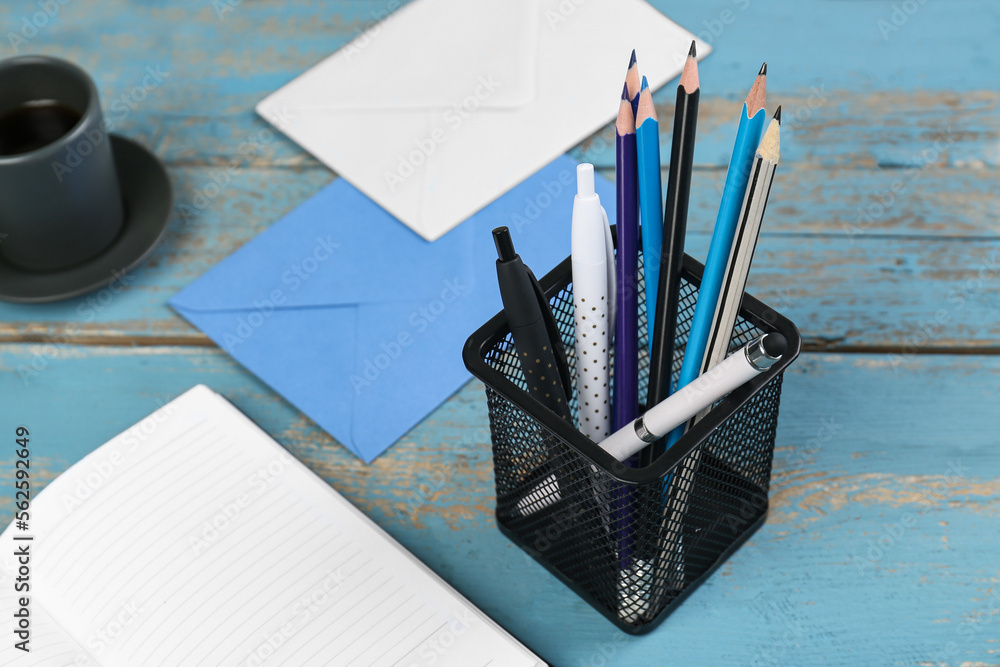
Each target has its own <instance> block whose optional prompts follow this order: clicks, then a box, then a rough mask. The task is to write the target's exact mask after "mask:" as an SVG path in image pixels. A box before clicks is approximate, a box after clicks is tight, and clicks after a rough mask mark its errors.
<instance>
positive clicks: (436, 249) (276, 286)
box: [171, 179, 473, 311]
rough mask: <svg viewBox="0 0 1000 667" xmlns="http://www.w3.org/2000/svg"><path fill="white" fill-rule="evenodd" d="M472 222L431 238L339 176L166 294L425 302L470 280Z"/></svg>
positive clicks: (225, 301) (202, 304)
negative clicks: (453, 282)
mask: <svg viewBox="0 0 1000 667" xmlns="http://www.w3.org/2000/svg"><path fill="white" fill-rule="evenodd" d="M472 233H473V229H472V228H471V227H466V228H464V229H456V230H455V233H453V234H449V235H447V237H446V238H444V239H441V240H440V241H438V242H437V243H434V244H431V243H428V242H427V241H425V240H423V239H422V238H420V237H419V236H418V235H417V234H415V233H413V232H411V231H410V230H408V229H406V228H405V227H403V226H401V225H400V224H399V222H398V221H397V220H396V219H395V218H393V217H392V216H391V215H389V214H388V213H387V212H385V211H384V210H383V209H382V208H381V207H379V206H378V205H377V204H375V203H374V202H372V201H371V200H370V199H369V198H368V197H365V196H364V195H363V194H362V193H361V192H359V191H358V190H357V189H355V188H354V187H352V186H351V185H350V184H349V183H347V181H345V180H343V179H337V180H336V181H334V182H333V183H331V184H330V185H328V186H326V187H325V188H324V189H323V190H321V191H320V192H319V193H318V194H317V195H316V196H315V197H313V198H312V199H310V200H309V201H307V202H306V203H304V204H303V205H302V206H300V207H299V208H297V209H296V210H294V211H292V212H291V213H289V214H288V215H287V216H285V217H284V218H283V219H282V220H280V221H278V222H276V223H275V224H273V225H272V226H271V227H270V228H269V229H267V230H266V231H265V232H263V233H262V234H260V235H259V236H257V237H256V238H254V239H253V240H251V241H249V242H247V243H246V244H244V245H243V246H242V247H241V248H240V249H239V250H237V251H236V252H235V253H233V254H232V255H230V256H229V257H228V258H226V259H225V260H224V261H223V262H221V263H220V264H218V265H217V266H215V267H214V268H212V269H211V270H210V271H209V272H208V273H206V274H205V275H204V276H202V278H201V279H199V280H198V281H197V282H195V283H194V284H192V285H190V286H188V287H187V288H186V289H184V290H183V291H181V292H180V293H178V294H177V295H175V296H174V298H173V299H171V305H173V306H176V307H180V308H186V309H194V310H203V311H208V310H213V311H221V310H246V309H254V308H261V307H262V304H263V307H264V308H269V307H271V306H274V307H278V308H307V307H319V306H337V305H351V304H364V303H372V302H377V303H382V302H393V301H421V300H422V301H426V300H428V299H431V298H433V297H435V296H437V295H439V294H440V293H441V291H442V290H443V289H446V288H447V284H446V281H447V280H449V279H451V278H453V277H454V276H464V277H466V279H467V280H471V279H472V278H471V276H472V274H473V272H472V270H471V265H472V259H473V253H472V252H471V247H472V246H471V244H472V237H471V235H472Z"/></svg>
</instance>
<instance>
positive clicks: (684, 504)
mask: <svg viewBox="0 0 1000 667" xmlns="http://www.w3.org/2000/svg"><path fill="white" fill-rule="evenodd" d="M703 268H704V267H703V266H702V265H701V264H699V263H698V262H696V261H694V260H692V259H691V258H690V257H685V262H684V269H683V276H682V281H681V285H680V288H679V289H680V292H681V294H680V300H679V309H678V321H677V334H676V341H675V345H674V349H675V355H674V359H673V367H672V370H673V379H674V382H675V383H676V379H677V375H678V373H679V372H680V365H681V361H682V357H683V351H684V346H685V344H686V342H687V336H688V331H689V329H690V320H691V317H692V315H693V314H694V305H695V299H696V298H697V294H698V285H699V284H700V281H701V273H702V270H703ZM540 282H541V285H542V288H543V289H544V290H545V294H546V296H547V297H548V299H549V304H550V305H551V307H552V311H553V313H554V315H555V318H556V321H557V322H558V323H559V329H560V333H561V334H562V339H563V344H564V345H565V348H566V353H567V357H568V360H569V364H570V367H571V370H573V372H574V373H575V364H576V355H575V350H574V346H575V343H574V322H573V293H572V285H571V284H570V283H571V264H570V260H569V259H567V260H565V261H564V262H562V263H561V264H560V265H559V266H557V267H556V268H555V269H553V270H552V271H551V272H550V273H549V274H548V275H546V276H545V277H544V278H543V279H542V280H541V281H540ZM639 293H640V294H644V290H643V289H642V284H641V279H640V287H639ZM640 300H641V297H640ZM639 319H640V327H639V330H640V332H641V335H642V336H643V338H644V337H645V334H644V332H645V329H646V327H645V324H644V323H645V305H644V304H643V303H640V313H639ZM771 331H777V332H779V333H781V334H783V335H784V336H785V338H786V339H787V341H788V352H787V354H786V355H785V356H784V357H783V358H782V360H781V361H779V362H778V363H776V364H775V365H774V366H772V367H771V368H770V369H768V370H767V371H765V372H764V373H761V374H760V375H758V376H757V377H755V378H754V379H752V380H751V381H750V382H748V383H747V384H745V385H743V386H742V387H739V388H738V389H736V390H735V391H733V392H732V393H730V394H729V395H728V396H726V397H725V398H724V399H722V400H721V401H719V402H718V403H716V405H715V406H714V407H713V409H712V410H711V412H709V413H708V414H707V415H706V416H705V417H704V418H703V419H702V420H701V421H699V422H698V423H697V424H696V425H695V426H694V427H693V428H691V429H690V430H689V431H688V432H687V433H685V435H684V436H683V437H682V438H681V439H680V440H679V441H678V442H677V443H676V444H675V445H674V446H673V447H671V448H669V449H668V450H667V451H666V453H664V454H663V455H661V456H660V457H659V458H657V459H656V460H655V461H654V462H653V463H652V464H651V465H649V466H646V467H645V468H640V469H633V468H629V467H627V466H625V465H624V464H622V463H619V462H618V461H616V460H615V459H614V458H613V457H611V456H610V455H609V454H607V453H606V452H604V451H603V450H602V449H600V447H598V446H597V445H596V444H595V443H594V442H593V441H591V440H590V439H589V438H587V437H586V436H584V435H583V434H582V433H580V432H579V431H577V430H576V428H575V426H574V424H571V423H569V422H567V421H565V420H563V419H560V418H559V417H558V416H557V415H556V414H555V413H553V412H551V411H550V410H548V409H547V408H546V407H545V406H544V405H542V404H541V403H540V402H538V401H537V400H535V399H534V398H532V397H531V396H530V395H529V394H528V393H527V391H526V384H525V381H524V378H523V376H522V372H521V367H520V365H519V364H518V362H517V358H516V356H515V350H514V343H513V340H512V338H511V334H510V330H509V328H508V326H507V321H506V318H505V317H504V314H503V313H500V314H498V315H496V316H495V317H493V319H491V320H490V321H489V322H487V323H486V324H485V325H484V326H482V327H481V328H480V329H479V330H478V331H476V332H475V333H474V334H473V335H472V336H471V337H470V338H469V340H468V341H467V342H466V345H465V350H464V353H463V356H464V359H465V364H466V366H467V367H468V369H469V370H470V371H471V372H472V374H473V375H475V376H476V377H477V378H479V379H480V380H482V381H483V383H484V384H485V385H486V398H487V403H488V406H489V414H490V430H491V434H492V443H493V463H494V474H495V478H496V497H497V508H496V517H497V524H498V526H499V527H500V530H501V531H502V532H503V533H504V534H505V535H506V536H507V537H508V538H510V539H511V540H512V541H513V542H514V543H515V544H517V545H518V546H519V547H521V549H523V550H524V551H526V552H527V553H528V554H530V555H531V556H532V557H533V558H535V559H536V560H537V561H538V562H539V563H541V564H542V565H543V566H545V567H546V568H547V569H548V570H549V571H550V572H552V574H554V575H555V576H556V577H558V578H559V579H560V580H561V581H562V582H563V583H565V584H566V585H567V586H569V587H570V588H571V589H573V590H574V591H575V592H576V593H577V594H578V595H580V596H581V597H582V598H583V599H584V600H586V601H587V602H588V603H589V604H590V605H592V606H593V607H594V608H595V609H597V610H598V611H600V612H601V613H602V614H604V615H605V616H606V617H607V618H608V619H610V620H611V621H612V622H613V623H614V624H615V625H617V626H618V627H619V628H620V629H622V630H624V631H625V632H628V633H631V634H643V633H645V632H649V631H650V630H652V629H653V628H654V627H656V626H657V625H658V624H659V623H660V622H662V621H663V619H664V618H666V617H667V615H668V614H670V612H672V611H673V610H674V609H675V608H676V607H677V606H678V605H679V604H680V603H681V602H682V601H683V600H684V599H685V598H686V597H687V596H688V595H689V594H690V593H691V592H692V591H693V590H694V589H695V588H696V587H697V586H698V585H699V584H700V583H701V582H702V581H704V580H705V579H706V578H707V577H708V576H709V575H710V574H711V573H712V572H713V571H714V570H715V569H716V568H717V567H718V566H719V565H721V564H722V563H723V562H724V561H725V560H726V559H727V558H728V557H729V555H730V554H732V553H733V552H734V551H735V550H736V549H737V548H738V547H739V546H740V545H741V544H742V543H743V542H744V541H745V540H746V539H747V538H748V537H749V536H750V535H752V534H753V533H754V531H756V530H757V528H759V527H760V525H761V524H762V523H763V522H764V518H765V516H766V514H767V509H768V500H767V493H768V488H769V485H770V479H771V461H772V459H773V456H774V437H775V430H776V428H777V423H778V402H779V399H780V397H781V380H782V373H783V372H784V370H785V368H786V367H787V366H788V364H789V363H791V362H792V360H793V359H795V357H796V356H798V353H799V348H800V344H801V341H800V338H799V333H798V330H797V329H796V328H795V325H793V324H792V323H791V322H790V321H789V320H787V319H786V318H784V317H782V316H781V315H779V314H778V313H776V312H775V311H773V310H772V309H770V308H768V307H767V306H765V305H764V304H763V303H761V302H760V301H758V300H757V299H755V298H753V297H751V296H749V295H747V296H746V297H745V298H744V299H743V304H742V306H741V309H740V314H739V317H738V318H737V321H736V327H735V329H734V333H733V337H732V340H731V341H730V351H734V350H736V349H738V348H740V347H742V346H743V345H745V344H746V343H747V342H749V341H750V340H752V339H753V338H755V337H756V336H758V335H760V334H761V333H767V332H771ZM639 349H640V353H641V354H642V356H641V357H640V360H639V385H640V387H639V389H640V391H639V396H640V397H644V396H645V395H646V384H647V381H648V377H649V369H648V366H649V357H648V345H647V343H646V341H645V340H640V344H639ZM612 362H613V360H612ZM574 377H575V375H574ZM570 407H571V409H572V412H573V416H574V419H576V417H577V414H578V413H577V401H576V392H575V388H574V392H573V398H572V400H571V405H570Z"/></svg>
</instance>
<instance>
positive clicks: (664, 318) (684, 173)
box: [641, 42, 701, 465]
mask: <svg viewBox="0 0 1000 667" xmlns="http://www.w3.org/2000/svg"><path fill="white" fill-rule="evenodd" d="M700 96H701V85H700V84H699V82H698V60H697V52H696V51H695V43H694V42H691V50H690V51H689V52H688V57H687V62H685V63H684V71H683V73H682V74H681V81H680V85H678V86H677V103H676V105H675V107H674V136H673V143H672V144H671V146H670V170H669V172H668V174H667V203H666V208H665V209H664V212H663V251H662V253H661V254H660V284H659V289H658V290H657V296H656V311H655V318H654V320H653V325H652V327H651V329H650V335H652V337H653V349H652V355H651V357H650V360H649V390H648V393H647V398H646V406H647V407H649V406H653V405H656V404H658V403H659V402H660V401H662V400H663V399H665V398H666V397H667V396H669V395H670V377H671V370H672V367H673V357H674V334H675V328H676V324H677V304H678V294H677V290H678V285H679V283H680V275H681V265H682V264H683V262H684V236H685V235H686V234H687V214H688V200H689V196H690V193H691V169H692V165H693V163H694V140H695V131H696V127H697V124H698V99H699V98H700ZM663 451H664V443H663V441H662V440H661V441H658V442H656V443H654V444H653V445H652V446H650V447H647V448H646V449H645V450H643V452H642V459H641V465H648V464H650V463H652V461H653V459H655V458H656V457H657V456H659V455H660V454H662V453H663Z"/></svg>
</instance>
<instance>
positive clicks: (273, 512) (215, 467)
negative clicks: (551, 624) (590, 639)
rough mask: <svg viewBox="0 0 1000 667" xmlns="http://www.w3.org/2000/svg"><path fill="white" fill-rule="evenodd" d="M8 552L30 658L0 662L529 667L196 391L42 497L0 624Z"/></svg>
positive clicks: (258, 435) (263, 439) (291, 461)
mask: <svg viewBox="0 0 1000 667" xmlns="http://www.w3.org/2000/svg"><path fill="white" fill-rule="evenodd" d="M26 534H32V535H33V536H34V540H33V541H32V542H30V543H28V542H15V541H14V537H16V536H23V535H26ZM24 544H30V551H31V574H30V577H31V582H30V583H31V603H30V611H31V619H32V637H31V643H30V648H31V652H30V653H24V652H22V651H20V650H17V649H15V648H14V647H13V644H14V642H15V641H16V640H15V638H14V637H13V634H12V631H11V630H10V629H7V630H5V631H4V632H3V634H4V639H3V641H2V643H0V665H5V666H6V665H14V666H16V665H45V666H51V667H56V666H58V667H66V666H70V665H72V666H74V667H84V666H86V665H91V666H94V667H96V666H107V667H112V666H117V667H139V666H144V665H156V666H158V667H167V666H170V665H178V666H180V665H183V666H184V667H199V666H200V667H214V666H216V665H234V666H235V665H241V666H244V665H245V666H248V667H255V666H260V665H265V666H267V667H270V666H272V665H286V666H290V665H295V666H298V665H344V666H345V667H347V666H354V665H387V666H388V665H399V666H403V667H410V666H414V665H460V666H462V667H477V666H478V667H486V666H487V665H491V666H494V667H501V666H502V667H518V666H521V665H524V666H526V667H532V666H535V665H542V664H544V663H543V662H541V661H540V660H539V659H538V658H537V657H536V656H534V655H533V654H532V653H531V652H529V651H528V650H527V649H526V648H524V647H523V646H522V645H521V644H519V643H518V642H517V641H516V640H515V639H514V638H513V637H511V636H510V635H509V634H507V633H506V632H504V630H503V629H501V628H500V627H499V626H498V625H497V624H496V623H494V622H493V621H491V620H490V619H489V618H487V617H486V616H485V615H484V614H483V613H482V612H481V611H479V610H478V609H476V608H475V607H474V606H473V605H472V604H471V603H469V602H468V601H467V600H466V599H465V598H463V597H462V596H461V595H459V593H458V592H456V591H455V590H454V589H452V588H451V587H450V586H448V584H446V583H445V582H444V581H443V580H442V579H440V578H439V577H438V576H437V575H435V574H434V573H433V572H431V570H430V569H428V568H427V567H426V566H425V565H423V564H422V563H420V562H419V561H418V560H417V559H416V558H415V557H414V556H413V555H412V554H410V553H409V552H407V551H406V550H404V549H403V547H401V546H400V545H399V544H398V543H397V542H395V541H394V540H393V539H392V538H391V537H389V535H387V534H386V533H385V532H383V531H382V530H381V529H380V528H379V527H378V526H376V525H375V524H374V523H373V522H372V521H371V520H369V519H368V518H367V517H365V516H364V515H363V514H362V513H361V512H359V511H358V510H357V509H355V508H354V507H353V506H352V505H351V504H350V503H349V502H347V500H345V499H344V498H343V497H342V496H341V495H340V494H338V493H337V492H336V491H334V490H333V489H332V488H330V487H329V486H327V484H326V483H324V482H323V481H322V480H321V479H320V478H319V477H317V476H316V475H314V474H313V473H312V472H311V471H310V470H309V469H308V468H306V467H305V466H304V465H302V464H301V463H300V462H299V461H298V460H296V459H295V458H294V457H292V456H291V455H290V454H289V453H288V452H287V451H286V450H284V449H283V448H282V447H281V446H279V445H278V444H277V443H276V442H275V441H274V440H272V439H271V438H270V437H269V436H268V435H267V434H265V433H264V432H263V431H261V430H260V429H259V428H258V427H257V426H256V425H255V424H254V423H253V422H251V421H250V420H249V419H247V418H246V417H245V416H244V415H243V414H242V413H240V412H239V411H238V410H237V409H236V408H235V407H233V406H232V405H231V404H230V403H229V402H228V401H226V400H225V399H224V398H222V397H221V396H219V395H218V394H216V393H214V392H213V391H211V390H210V389H208V388H207V387H204V386H198V387H195V388H194V389H191V390H190V391H188V392H187V393H185V394H184V395H183V396H181V397H180V398H178V399H177V400H175V401H173V402H171V403H169V404H168V405H166V406H164V407H163V408H161V409H160V410H158V411H157V412H156V413H154V414H153V415H151V416H150V417H148V418H147V419H145V420H144V421H142V422H141V423H139V424H137V425H136V426H134V427H133V428H131V429H129V430H128V431H126V432H125V433H122V434H121V435H119V436H118V437H116V438H114V439H113V440H111V441H110V442H108V443H107V444H105V445H104V446H102V447H100V448H99V449H97V450H96V451H95V452H93V453H92V454H90V455H89V456H87V457H86V458H85V459H83V460H82V461H81V462H80V463H78V464H76V465H74V466H73V467H72V468H71V469H70V470H68V471H67V472H66V473H64V474H63V475H61V476H60V477H59V478H58V479H56V480H54V481H53V482H52V483H51V484H49V486H48V488H46V489H45V490H44V491H43V492H42V493H41V494H40V495H39V496H38V497H37V498H35V499H34V502H33V503H32V507H31V531H30V533H21V532H19V531H18V532H17V534H16V535H15V531H14V530H13V527H10V528H8V529H7V531H5V532H4V533H3V535H2V536H0V549H2V551H0V579H3V581H0V613H2V614H3V618H5V619H7V620H6V621H5V622H4V623H3V626H4V627H5V628H9V627H10V619H11V615H10V614H11V613H12V610H13V609H15V605H16V604H17V603H16V600H15V599H14V596H15V593H14V587H13V583H14V582H13V581H12V578H13V576H14V573H16V572H17V569H16V566H15V563H14V561H13V553H14V550H15V548H16V547H15V545H18V546H20V545H24ZM20 595H23V593H22V594H18V596H20Z"/></svg>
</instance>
